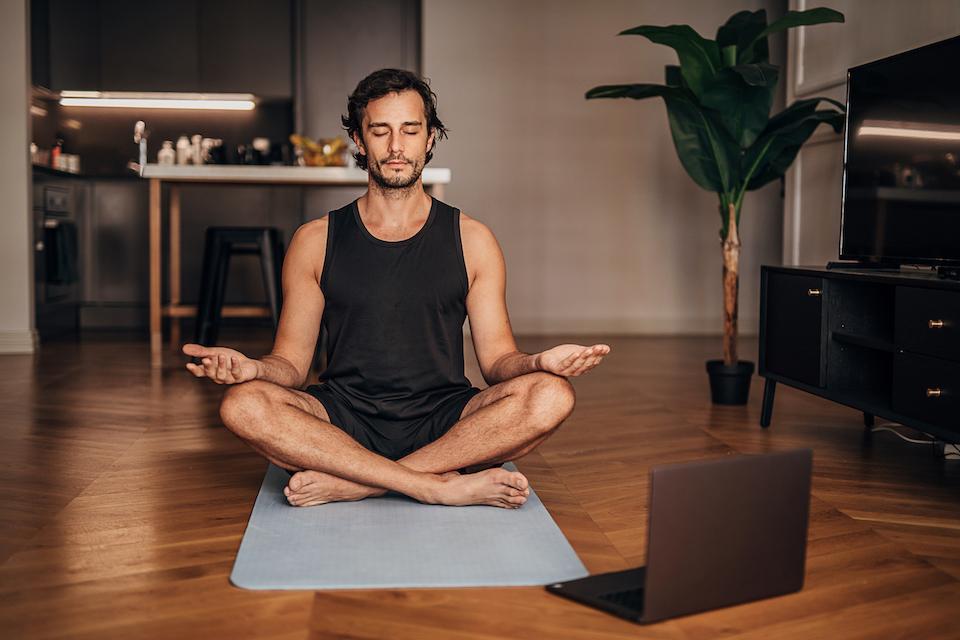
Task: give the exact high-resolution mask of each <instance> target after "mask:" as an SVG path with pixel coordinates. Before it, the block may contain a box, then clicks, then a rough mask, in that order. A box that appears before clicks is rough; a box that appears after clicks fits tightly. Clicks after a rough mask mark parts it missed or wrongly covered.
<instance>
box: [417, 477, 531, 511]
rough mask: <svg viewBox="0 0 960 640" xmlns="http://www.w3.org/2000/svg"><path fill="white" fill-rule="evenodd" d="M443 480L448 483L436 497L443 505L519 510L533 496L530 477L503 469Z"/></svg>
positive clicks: (439, 490) (440, 489) (444, 484)
mask: <svg viewBox="0 0 960 640" xmlns="http://www.w3.org/2000/svg"><path fill="white" fill-rule="evenodd" d="M443 478H444V483H443V485H442V486H441V487H440V488H439V489H438V490H437V496H436V497H437V502H438V503H439V504H446V505H468V504H486V505H490V506H494V507H503V508H506V509H517V508H519V507H520V506H521V505H522V504H523V503H524V502H526V501H527V496H529V495H530V483H529V482H527V479H526V477H524V475H523V474H522V473H519V472H517V471H507V470H506V469H504V468H502V467H497V468H495V469H487V470H486V471H480V472H478V473H469V474H463V475H457V476H453V475H450V474H444V476H443Z"/></svg>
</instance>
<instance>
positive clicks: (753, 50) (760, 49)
mask: <svg viewBox="0 0 960 640" xmlns="http://www.w3.org/2000/svg"><path fill="white" fill-rule="evenodd" d="M766 28H767V12H766V10H764V9H760V10H759V11H740V12H738V13H735V14H733V15H732V16H730V18H729V19H728V20H727V22H726V23H725V24H724V25H723V26H722V27H720V28H719V29H717V46H718V47H720V49H721V50H722V49H723V48H724V47H729V46H735V47H736V48H737V63H738V64H751V63H754V62H767V61H768V60H769V59H770V54H769V52H768V50H767V39H766V38H764V39H763V40H761V41H757V42H756V43H755V44H753V46H752V47H751V46H750V45H751V43H754V41H755V40H756V38H757V36H758V35H759V34H760V33H761V32H762V31H763V30H764V29H766Z"/></svg>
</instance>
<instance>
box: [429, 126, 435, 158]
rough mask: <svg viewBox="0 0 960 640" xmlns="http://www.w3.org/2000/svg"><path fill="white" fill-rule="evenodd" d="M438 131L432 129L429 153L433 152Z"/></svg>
mask: <svg viewBox="0 0 960 640" xmlns="http://www.w3.org/2000/svg"><path fill="white" fill-rule="evenodd" d="M436 135H437V130H436V129H430V137H429V138H427V153H430V152H431V151H433V144H434V142H435V141H436Z"/></svg>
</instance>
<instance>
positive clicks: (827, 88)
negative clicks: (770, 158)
mask: <svg viewBox="0 0 960 640" xmlns="http://www.w3.org/2000/svg"><path fill="white" fill-rule="evenodd" d="M808 6H828V7H831V8H834V9H836V10H838V11H840V12H841V13H843V14H844V16H845V17H846V22H845V23H843V24H827V25H817V26H813V27H809V28H806V27H805V28H801V29H797V30H794V31H791V32H790V36H789V47H788V48H789V56H788V78H787V81H788V86H787V92H788V93H787V98H788V100H789V101H790V102H792V101H793V100H795V99H802V98H810V97H813V96H827V97H829V98H833V99H835V100H839V101H841V102H843V101H845V100H846V80H847V69H848V68H850V67H854V66H856V65H859V64H863V63H865V62H869V61H871V60H876V59H878V58H883V57H885V56H888V55H892V54H894V53H899V52H901V51H906V50H908V49H913V48H915V47H919V46H921V45H924V44H929V43H931V42H936V41H938V40H943V39H945V38H949V37H952V36H955V35H958V34H960V2H954V1H950V0H914V1H913V2H903V1H902V0H871V1H870V2H865V1H864V0H816V1H815V2H808V1H806V0H791V2H790V8H791V9H796V10H802V9H806V8H808ZM949 64H956V61H949ZM842 172H843V136H842V134H835V133H833V130H832V129H830V128H829V127H825V126H822V127H820V128H819V130H818V131H817V132H816V133H815V134H814V135H813V136H812V137H811V139H810V142H808V143H807V145H806V146H804V147H803V149H802V150H801V151H800V154H799V155H798V156H797V159H796V161H795V162H794V164H793V166H792V167H791V169H790V171H789V173H788V174H787V198H786V211H785V223H784V228H783V262H784V263H785V264H804V265H823V264H824V263H825V262H827V261H828V260H836V259H837V257H838V254H839V247H840V197H841V191H842V184H841V178H842Z"/></svg>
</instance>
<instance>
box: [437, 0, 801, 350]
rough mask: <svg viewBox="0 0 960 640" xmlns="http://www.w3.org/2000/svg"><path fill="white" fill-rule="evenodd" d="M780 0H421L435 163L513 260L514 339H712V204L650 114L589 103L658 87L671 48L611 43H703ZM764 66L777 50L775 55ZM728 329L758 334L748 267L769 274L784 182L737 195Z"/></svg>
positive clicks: (645, 108) (663, 124) (662, 120)
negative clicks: (438, 124)
mask: <svg viewBox="0 0 960 640" xmlns="http://www.w3.org/2000/svg"><path fill="white" fill-rule="evenodd" d="M759 8H766V9H767V12H768V15H771V16H775V15H780V14H782V11H783V10H784V9H785V7H784V6H783V3H782V2H778V1H776V0H752V1H742V0H741V1H733V0H717V1H708V0H702V1H699V2H671V3H666V2H660V1H658V0H646V1H637V0H605V1H603V2H582V1H578V0H527V1H525V2H513V1H510V0H485V1H483V2H473V1H470V0H424V3H423V34H422V35H423V57H422V63H423V72H424V75H425V76H427V77H428V78H429V79H430V80H431V84H432V86H433V88H434V90H435V91H436V92H437V94H438V99H439V100H438V104H439V111H440V116H441V118H442V119H443V121H444V123H445V124H446V125H447V126H448V127H449V128H450V129H451V135H450V139H449V140H445V141H443V142H442V143H441V144H440V145H439V147H438V150H437V153H436V157H435V158H434V161H433V166H438V167H450V168H451V169H452V171H453V182H452V184H451V185H450V186H449V187H448V188H447V192H446V200H447V201H448V202H450V203H451V204H453V205H455V206H458V207H460V208H461V209H463V210H464V211H465V212H466V213H468V214H469V215H471V216H474V217H476V218H479V219H480V220H482V221H483V222H485V223H486V224H488V225H489V226H490V227H491V228H492V229H493V231H494V233H495V234H496V235H497V237H498V239H499V241H500V244H501V245H502V246H503V249H504V253H505V255H506V259H507V288H508V306H509V308H510V314H511V320H512V322H513V326H514V330H515V331H516V332H517V333H566V332H591V333H593V332H597V333H660V334H674V333H719V332H720V331H721V329H722V323H721V317H722V314H721V309H722V289H721V259H720V241H719V235H718V230H719V227H720V216H719V213H718V211H717V198H716V196H715V195H714V194H711V193H707V192H705V191H703V190H701V189H700V188H699V187H697V186H696V185H695V184H694V183H693V181H692V180H691V179H690V178H689V177H688V176H687V175H686V173H685V172H684V171H683V168H682V167H681V165H680V162H679V160H678V159H677V156H676V152H675V150H674V148H673V143H672V141H671V138H670V133H669V129H668V125H667V117H666V111H665V108H664V106H663V103H662V101H660V100H659V99H653V100H646V101H635V100H590V101H587V100H585V99H584V97H583V94H584V92H585V91H587V90H588V89H590V88H591V87H594V86H596V85H600V84H610V83H629V82H658V83H660V82H662V81H663V67H664V65H665V64H675V63H676V55H675V54H674V52H673V51H672V50H671V49H668V48H666V47H663V46H659V45H655V44H653V43H651V42H649V41H647V40H646V39H643V38H639V37H636V36H620V37H616V34H617V33H619V32H620V31H622V30H623V29H626V28H630V27H634V26H637V25H640V24H663V25H666V24H674V23H685V24H691V25H692V26H693V27H694V28H695V29H697V30H698V31H699V32H700V33H701V34H702V35H704V36H705V37H708V38H713V37H714V35H715V33H716V29H717V27H718V26H719V25H720V24H722V23H723V22H724V21H725V20H726V19H727V18H728V17H729V16H730V15H731V14H733V13H734V12H736V11H738V10H742V9H751V10H755V9H759ZM771 44H772V46H773V49H774V61H777V59H778V58H777V56H779V57H780V59H781V60H782V57H783V45H782V43H780V42H779V41H778V40H776V39H775V40H774V41H773V42H772V43H771ZM742 226H743V229H742V235H743V242H744V248H743V252H742V267H741V269H742V276H741V298H740V319H741V325H740V326H741V329H742V330H743V331H745V332H752V331H755V330H756V326H757V309H758V288H759V265H760V264H761V263H779V262H780V256H781V235H782V200H781V198H780V185H779V183H774V184H772V185H769V186H767V187H765V188H764V189H763V190H761V191H758V192H755V193H751V194H749V195H748V196H747V198H746V200H745V203H744V209H743V216H742Z"/></svg>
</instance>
